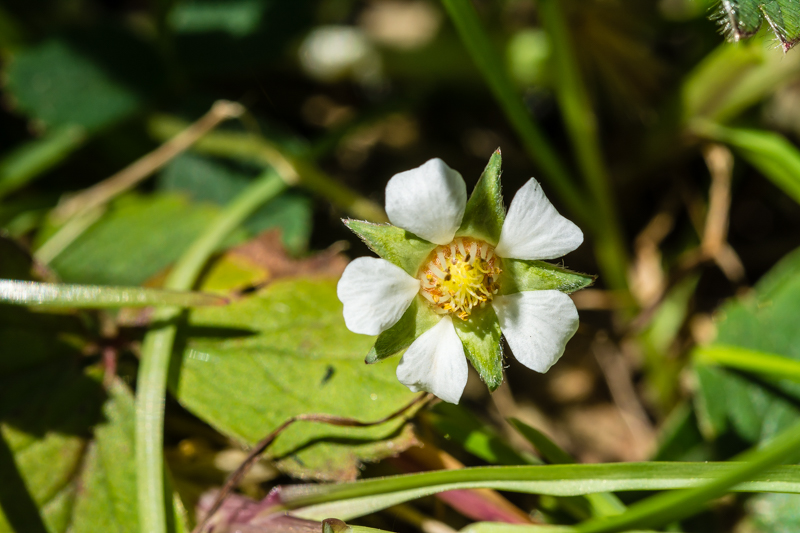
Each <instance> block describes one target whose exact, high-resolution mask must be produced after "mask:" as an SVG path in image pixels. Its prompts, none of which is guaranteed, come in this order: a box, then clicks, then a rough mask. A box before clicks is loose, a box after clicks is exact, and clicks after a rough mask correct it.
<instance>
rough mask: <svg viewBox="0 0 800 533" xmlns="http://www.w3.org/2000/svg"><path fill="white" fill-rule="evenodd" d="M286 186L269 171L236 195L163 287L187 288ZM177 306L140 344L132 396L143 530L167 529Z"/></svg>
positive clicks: (165, 311) (162, 313)
mask: <svg viewBox="0 0 800 533" xmlns="http://www.w3.org/2000/svg"><path fill="white" fill-rule="evenodd" d="M285 189H286V183H285V182H284V181H283V180H282V179H281V178H280V177H279V176H278V175H276V174H275V172H274V171H272V170H269V171H266V172H264V173H263V174H262V175H261V177H259V178H258V179H257V180H256V181H255V182H253V184H252V185H250V186H249V187H248V188H247V189H245V190H244V191H243V192H242V193H241V194H240V195H239V196H237V197H236V198H235V199H234V200H233V201H232V202H231V203H230V204H228V206H226V207H225V209H224V210H223V211H222V212H221V213H220V214H219V215H217V217H216V218H215V219H214V220H213V221H212V222H211V224H209V226H208V228H207V229H206V230H205V231H204V232H203V233H202V234H201V235H200V236H199V237H198V238H197V239H196V240H195V241H194V242H193V243H192V245H191V246H190V247H189V249H188V250H187V251H186V252H184V254H183V255H182V256H181V258H180V259H179V260H178V262H177V263H176V264H175V266H174V267H173V269H172V271H171V272H170V274H169V275H168V276H167V279H166V281H165V282H164V288H166V289H173V290H189V289H191V288H192V286H194V284H195V282H196V280H197V278H198V276H199V275H200V272H201V271H202V269H203V267H204V265H205V263H206V261H207V260H208V258H209V257H210V256H211V254H212V253H213V252H214V250H215V249H216V248H217V246H219V244H220V242H222V240H223V239H224V238H225V237H226V236H227V235H228V234H229V233H230V232H231V231H232V230H234V229H235V228H236V227H237V226H239V225H240V224H241V223H242V222H243V221H244V220H245V219H247V217H248V216H250V215H251V214H252V213H253V212H254V211H255V210H256V209H257V208H258V207H259V206H261V205H263V204H264V203H266V202H268V201H269V200H271V199H272V198H274V197H275V196H277V195H278V194H280V193H281V192H282V191H284V190H285ZM181 313H182V309H181V308H180V307H163V308H160V309H159V310H157V311H156V313H155V315H154V317H153V324H157V326H154V327H153V328H151V329H150V331H148V333H147V335H146V336H145V338H144V342H143V343H142V354H141V365H140V367H139V376H138V382H137V394H136V466H137V468H136V470H137V475H138V477H137V488H138V501H139V520H140V523H141V527H142V531H147V532H148V533H166V531H167V515H166V503H165V502H168V501H170V499H169V498H168V495H166V494H165V487H164V398H165V395H166V386H167V374H168V370H169V362H170V356H171V354H172V347H173V344H174V341H175V335H176V333H177V323H178V321H179V318H180V316H181Z"/></svg>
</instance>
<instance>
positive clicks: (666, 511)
mask: <svg viewBox="0 0 800 533" xmlns="http://www.w3.org/2000/svg"><path fill="white" fill-rule="evenodd" d="M798 449H800V424H797V425H795V426H793V427H791V428H790V429H788V430H786V431H784V432H783V433H781V434H780V435H778V436H777V437H776V438H775V439H774V440H773V441H772V442H771V443H770V444H769V445H767V446H766V447H764V448H762V449H760V450H755V449H751V450H749V451H747V452H746V453H744V454H742V455H741V456H739V458H738V460H739V461H743V462H742V463H739V464H736V465H735V466H734V467H733V468H732V469H731V470H730V471H729V472H727V473H725V474H723V475H721V476H719V477H718V478H716V479H714V480H713V481H710V482H708V483H704V484H702V485H700V486H698V487H695V488H692V489H688V490H682V491H676V492H667V493H664V494H659V495H656V496H652V497H650V498H648V499H646V500H643V501H641V502H639V503H636V504H634V505H632V506H630V507H629V508H628V510H627V511H626V512H624V513H623V514H620V515H617V516H612V517H606V518H603V519H597V520H590V521H587V522H584V523H583V524H580V525H579V526H578V527H577V528H576V529H577V532H578V533H615V532H618V531H627V530H629V529H633V528H637V527H639V528H641V527H659V526H662V525H664V524H668V523H672V522H675V521H676V520H680V519H682V518H685V517H687V516H691V515H693V514H694V513H696V512H697V511H699V510H701V509H702V508H703V507H704V506H705V505H706V503H707V502H708V501H710V500H713V499H714V498H718V497H720V496H722V495H723V494H725V493H726V492H728V491H729V490H730V489H731V488H732V487H734V486H735V485H737V484H739V483H741V482H743V481H747V480H748V479H752V478H753V477H755V476H757V475H759V474H761V473H762V472H763V471H764V470H766V469H768V468H770V467H773V466H775V465H779V464H781V463H783V462H785V461H789V460H791V459H793V458H797V456H798Z"/></svg>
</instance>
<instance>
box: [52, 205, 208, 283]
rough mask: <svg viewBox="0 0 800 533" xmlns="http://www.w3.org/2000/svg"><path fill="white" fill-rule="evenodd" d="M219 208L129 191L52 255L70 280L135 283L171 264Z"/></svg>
mask: <svg viewBox="0 0 800 533" xmlns="http://www.w3.org/2000/svg"><path fill="white" fill-rule="evenodd" d="M217 212H218V209H217V208H216V207H215V206H211V205H207V204H206V205H195V204H190V203H189V202H188V201H187V200H186V199H185V198H183V197H181V196H178V195H174V194H171V195H167V194H160V195H154V196H139V195H128V196H125V197H123V198H120V199H119V200H117V201H116V202H115V203H114V205H113V207H112V209H111V210H110V212H109V213H107V214H106V215H105V216H103V218H101V219H100V220H99V221H98V222H96V223H95V224H94V225H93V226H91V227H90V228H89V229H88V230H87V231H86V232H85V233H83V234H82V235H81V236H80V237H78V238H77V239H76V240H75V241H74V242H73V243H72V244H70V245H69V246H68V247H67V248H66V249H65V250H64V251H63V252H61V253H60V254H59V255H57V256H56V257H55V259H53V261H52V262H51V263H50V266H51V267H52V268H53V270H55V271H56V272H57V273H58V274H59V276H60V277H61V279H62V280H64V281H66V282H69V283H98V284H107V285H117V284H119V285H139V284H141V283H143V282H144V281H146V280H147V279H148V278H150V277H151V276H153V275H155V274H157V273H158V272H160V271H161V270H163V269H165V268H166V267H167V266H169V265H170V264H171V263H173V262H174V261H175V260H176V259H177V258H178V257H179V256H180V255H181V253H182V252H183V251H184V250H185V249H186V248H187V247H188V246H189V244H190V243H191V242H192V240H194V238H195V237H197V235H199V234H200V232H201V231H202V230H203V229H204V228H205V226H206V225H207V224H208V221H209V220H211V219H212V217H213V215H214V214H216V213H217Z"/></svg>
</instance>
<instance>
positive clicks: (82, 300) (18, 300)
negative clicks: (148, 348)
mask: <svg viewBox="0 0 800 533" xmlns="http://www.w3.org/2000/svg"><path fill="white" fill-rule="evenodd" d="M0 302H3V303H10V304H16V305H43V306H48V307H73V308H91V309H101V308H115V307H148V306H164V305H177V306H181V307H198V306H204V305H225V304H226V303H228V300H227V299H226V298H223V297H222V296H217V295H214V294H206V293H202V292H185V291H170V290H160V289H146V288H143V287H111V286H104V285H67V284H61V283H37V282H35V281H17V280H11V279H0Z"/></svg>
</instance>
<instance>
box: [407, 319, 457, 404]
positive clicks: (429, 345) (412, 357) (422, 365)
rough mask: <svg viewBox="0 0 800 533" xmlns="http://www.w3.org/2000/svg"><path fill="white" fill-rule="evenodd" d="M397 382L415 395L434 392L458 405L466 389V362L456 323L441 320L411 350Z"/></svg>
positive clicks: (421, 336)
mask: <svg viewBox="0 0 800 533" xmlns="http://www.w3.org/2000/svg"><path fill="white" fill-rule="evenodd" d="M397 379H399V380H400V383H402V384H403V385H405V386H406V387H408V388H409V389H411V391H412V392H418V391H422V390H424V391H428V392H432V393H433V394H435V395H436V396H438V397H439V398H441V399H442V400H444V401H446V402H450V403H458V400H459V399H460V398H461V393H462V392H464V387H466V386H467V358H466V356H465V355H464V346H463V345H462V344H461V339H459V338H458V334H456V328H455V327H454V326H453V319H451V318H450V317H449V316H446V317H444V318H442V319H441V320H440V321H439V323H438V324H436V325H435V326H433V327H432V328H431V329H429V330H428V331H426V332H425V333H423V334H422V335H420V336H419V338H418V339H417V340H415V341H414V342H413V343H412V344H411V346H409V347H408V350H406V353H404V354H403V358H402V359H401V360H400V364H399V365H397Z"/></svg>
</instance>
